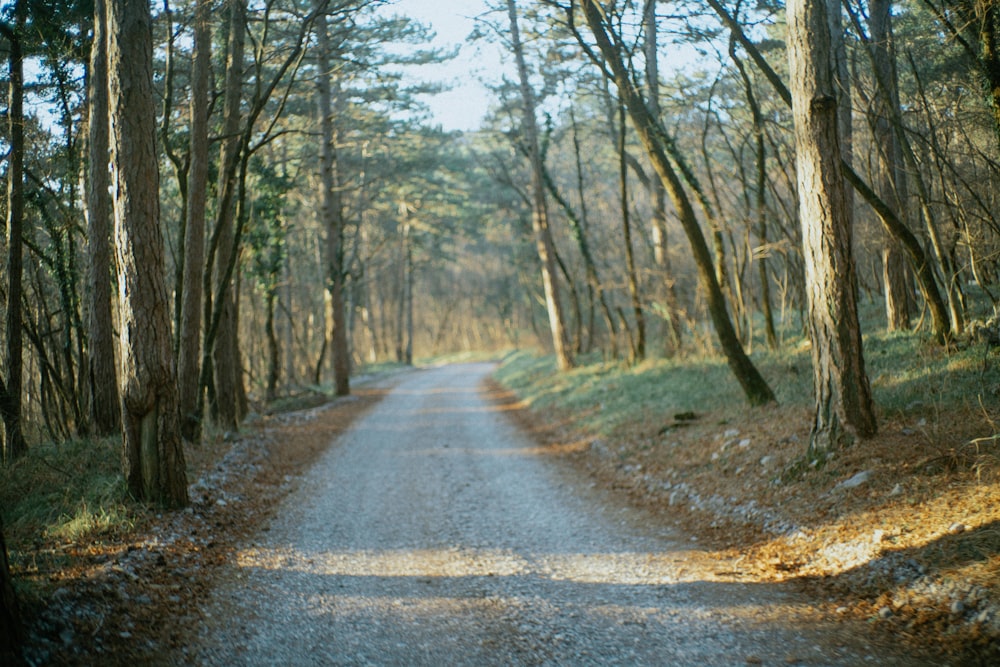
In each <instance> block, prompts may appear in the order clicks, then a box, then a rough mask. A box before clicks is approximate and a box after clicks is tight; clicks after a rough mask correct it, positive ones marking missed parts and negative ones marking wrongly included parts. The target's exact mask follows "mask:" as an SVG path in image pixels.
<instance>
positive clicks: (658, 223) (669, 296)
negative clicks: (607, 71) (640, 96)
mask: <svg viewBox="0 0 1000 667" xmlns="http://www.w3.org/2000/svg"><path fill="white" fill-rule="evenodd" d="M645 2H646V5H645V7H644V9H643V18H642V20H643V28H644V30H645V31H646V39H645V41H644V42H643V52H644V54H645V56H646V88H647V91H648V92H647V95H646V98H647V100H648V102H649V112H650V113H651V114H652V115H653V117H654V118H659V117H660V68H659V60H658V58H659V46H658V41H659V40H658V36H657V32H656V0H645ZM650 187H651V188H652V200H653V201H652V207H653V219H652V223H653V234H652V236H653V262H654V263H655V264H656V268H657V269H658V270H659V272H660V276H661V277H662V279H663V285H661V286H660V290H661V294H662V295H663V305H664V309H665V311H666V319H665V320H664V322H663V324H664V326H663V338H664V348H665V350H666V353H667V355H668V356H669V355H670V354H672V353H674V352H676V351H677V350H679V349H680V347H681V344H682V339H681V336H682V334H683V330H682V329H681V314H680V308H679V306H678V304H677V301H678V299H677V288H676V281H674V280H673V277H672V275H671V270H670V254H669V245H668V240H667V193H666V191H665V190H664V189H663V183H661V182H660V179H658V178H652V179H650Z"/></svg>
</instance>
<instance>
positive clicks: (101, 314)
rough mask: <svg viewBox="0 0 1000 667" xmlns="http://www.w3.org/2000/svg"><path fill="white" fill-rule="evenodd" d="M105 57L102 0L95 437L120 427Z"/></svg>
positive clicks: (95, 183) (97, 66)
mask: <svg viewBox="0 0 1000 667" xmlns="http://www.w3.org/2000/svg"><path fill="white" fill-rule="evenodd" d="M107 54H108V52H107V11H106V3H105V0H96V1H95V2H94V41H93V43H92V44H91V47H90V81H89V85H88V87H87V96H88V103H89V105H90V110H89V114H88V115H89V121H88V151H89V155H90V159H89V165H88V169H87V175H88V178H87V241H88V253H87V254H88V257H89V258H90V263H89V272H88V275H87V287H88V289H87V291H88V293H89V295H88V296H89V298H88V308H87V316H88V325H89V326H88V329H89V331H88V333H89V337H90V373H89V384H90V416H91V420H92V421H93V423H94V430H95V432H96V433H97V434H98V435H111V434H112V433H115V432H117V431H118V430H119V429H120V428H121V406H120V405H119V400H118V372H117V370H116V368H115V336H114V325H113V322H112V313H111V311H112V295H111V240H110V235H111V195H110V194H109V193H108V187H109V186H110V183H111V179H110V177H109V174H108V150H109V145H108V142H109V139H108V131H109V124H108V123H109V119H108V55H107Z"/></svg>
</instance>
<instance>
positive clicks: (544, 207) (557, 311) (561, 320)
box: [507, 0, 574, 370]
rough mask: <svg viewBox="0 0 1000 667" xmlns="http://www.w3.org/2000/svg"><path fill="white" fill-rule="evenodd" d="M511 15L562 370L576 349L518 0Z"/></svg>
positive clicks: (539, 239)
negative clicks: (558, 261)
mask: <svg viewBox="0 0 1000 667" xmlns="http://www.w3.org/2000/svg"><path fill="white" fill-rule="evenodd" d="M507 15H508V17H509V19H510V38H511V46H512V48H513V50H514V60H515V61H516V62H517V74H518V80H519V82H520V88H521V102H522V104H523V107H524V108H523V110H522V111H523V113H522V118H523V122H522V132H523V134H524V141H525V143H526V144H527V148H528V157H529V160H530V162H531V196H532V215H531V224H532V229H533V230H534V233H535V247H536V249H537V251H538V259H539V261H540V263H541V269H542V286H543V288H544V290H545V305H546V309H547V311H548V316H549V329H550V331H551V333H552V345H553V348H554V349H555V353H556V360H557V363H558V365H559V368H560V369H561V370H568V369H570V368H572V367H573V365H574V360H573V352H572V349H571V347H570V344H569V340H568V338H567V337H566V324H565V317H564V315H563V306H562V303H561V302H560V300H559V276H558V268H557V266H556V257H555V243H554V241H553V240H552V230H551V229H550V228H549V214H548V203H547V202H546V197H545V176H544V171H543V168H542V152H541V147H540V145H539V138H538V119H537V118H536V116H535V114H536V109H535V94H534V91H533V90H532V88H531V81H530V79H529V77H528V65H527V62H526V61H525V58H524V45H523V44H522V42H521V32H520V30H519V27H518V22H517V6H516V4H515V2H514V0H507Z"/></svg>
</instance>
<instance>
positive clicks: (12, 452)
mask: <svg viewBox="0 0 1000 667" xmlns="http://www.w3.org/2000/svg"><path fill="white" fill-rule="evenodd" d="M25 10H26V7H25V3H24V2H20V1H19V2H17V3H16V5H15V6H14V20H15V25H14V26H7V25H3V26H2V32H3V36H4V37H6V38H7V40H8V41H9V42H10V45H9V47H8V48H9V52H8V54H9V55H8V58H9V64H10V70H9V71H10V79H9V81H8V92H9V98H8V106H7V131H8V132H9V135H8V136H9V137H10V139H9V140H10V153H9V157H8V165H7V267H6V268H7V313H6V314H7V323H6V328H5V330H4V332H5V334H6V337H7V346H6V348H5V349H4V355H3V356H4V366H5V367H6V368H7V378H6V381H5V382H3V383H2V384H0V416H2V417H3V426H4V430H3V456H2V459H3V462H4V463H8V462H10V461H12V460H14V459H16V458H18V457H20V456H22V455H23V454H24V453H25V451H27V444H26V443H25V441H24V432H23V431H22V430H21V417H22V397H21V392H22V385H23V376H24V366H23V364H24V361H23V352H24V332H23V327H22V322H23V318H24V311H23V310H22V309H21V308H22V305H21V297H22V294H23V288H22V283H23V278H24V248H23V241H22V234H23V225H24V53H23V52H22V49H21V35H22V34H23V32H24V24H25V19H26V17H25Z"/></svg>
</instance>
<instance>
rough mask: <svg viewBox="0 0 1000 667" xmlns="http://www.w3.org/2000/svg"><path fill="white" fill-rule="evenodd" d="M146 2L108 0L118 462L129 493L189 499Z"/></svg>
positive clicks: (170, 501)
mask: <svg viewBox="0 0 1000 667" xmlns="http://www.w3.org/2000/svg"><path fill="white" fill-rule="evenodd" d="M152 41H153V40H152V28H151V18H150V9H149V3H148V2H146V0H111V1H110V2H109V3H108V70H109V74H110V76H109V93H110V94H109V100H110V111H111V157H112V160H111V162H112V165H113V166H114V169H113V172H114V175H113V187H114V216H115V245H116V248H117V255H118V289H119V308H118V312H119V322H120V326H121V334H120V344H119V345H120V347H119V354H120V356H121V371H122V377H121V378H120V381H121V401H122V435H123V439H122V440H123V442H122V445H123V455H122V461H123V467H124V475H125V481H126V485H127V487H128V489H129V492H130V493H132V494H133V495H134V496H135V497H137V498H140V499H143V500H149V501H153V502H157V503H162V504H164V505H168V506H181V505H185V504H187V501H188V495H187V476H186V471H185V466H184V450H183V448H182V446H181V437H180V420H179V414H178V397H177V377H176V369H175V366H174V357H173V350H172V346H171V331H170V312H169V306H168V304H169V299H168V297H167V288H166V283H165V271H166V268H165V261H164V251H163V238H162V236H161V234H160V203H159V195H158V193H159V167H158V163H157V157H156V156H157V153H156V110H155V108H154V107H153V101H154V100H155V97H156V96H155V94H154V91H153V45H152Z"/></svg>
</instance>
